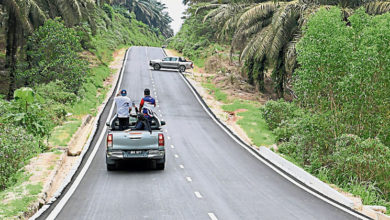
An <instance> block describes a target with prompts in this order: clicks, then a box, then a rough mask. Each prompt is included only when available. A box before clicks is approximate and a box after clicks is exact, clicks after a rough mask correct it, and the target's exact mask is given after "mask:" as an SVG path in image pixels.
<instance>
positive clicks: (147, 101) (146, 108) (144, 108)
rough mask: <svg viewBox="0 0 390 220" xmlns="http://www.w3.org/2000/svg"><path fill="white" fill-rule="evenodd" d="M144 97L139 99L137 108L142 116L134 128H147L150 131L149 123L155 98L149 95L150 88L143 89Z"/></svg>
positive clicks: (152, 115)
mask: <svg viewBox="0 0 390 220" xmlns="http://www.w3.org/2000/svg"><path fill="white" fill-rule="evenodd" d="M144 95H145V97H144V98H142V99H141V103H140V104H139V109H140V111H141V114H143V115H142V116H143V118H142V117H141V119H139V120H138V122H137V125H136V126H135V130H149V131H150V132H151V128H150V124H151V121H152V118H153V117H154V108H155V107H156V100H155V99H154V98H153V97H151V96H150V90H149V89H145V90H144Z"/></svg>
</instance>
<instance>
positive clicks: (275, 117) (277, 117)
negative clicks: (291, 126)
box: [262, 99, 303, 130]
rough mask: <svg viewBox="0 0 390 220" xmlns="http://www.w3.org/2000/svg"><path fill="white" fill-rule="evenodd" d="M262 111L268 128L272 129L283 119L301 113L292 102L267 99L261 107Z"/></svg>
mask: <svg viewBox="0 0 390 220" xmlns="http://www.w3.org/2000/svg"><path fill="white" fill-rule="evenodd" d="M262 113H263V116H264V119H265V121H266V122H267V124H268V126H269V129H271V130H274V129H275V128H277V127H278V126H279V124H280V123H281V122H283V121H288V120H289V119H291V118H293V117H297V116H299V115H302V114H303V113H302V111H301V110H300V109H299V108H298V107H297V106H296V105H295V104H294V103H289V102H286V101H283V100H282V99H280V100H278V101H272V100H271V101H268V102H267V103H266V104H265V105H264V106H263V108H262Z"/></svg>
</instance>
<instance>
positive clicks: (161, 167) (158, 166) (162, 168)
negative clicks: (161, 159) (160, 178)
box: [156, 163, 165, 170]
mask: <svg viewBox="0 0 390 220" xmlns="http://www.w3.org/2000/svg"><path fill="white" fill-rule="evenodd" d="M156 169H157V170H164V169H165V163H156Z"/></svg>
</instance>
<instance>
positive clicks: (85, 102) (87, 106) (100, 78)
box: [68, 65, 112, 116]
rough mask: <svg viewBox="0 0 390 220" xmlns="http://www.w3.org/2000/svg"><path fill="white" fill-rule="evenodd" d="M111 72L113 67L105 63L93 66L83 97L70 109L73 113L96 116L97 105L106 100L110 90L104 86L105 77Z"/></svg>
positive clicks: (84, 86) (84, 87) (85, 84)
mask: <svg viewBox="0 0 390 220" xmlns="http://www.w3.org/2000/svg"><path fill="white" fill-rule="evenodd" d="M111 73H112V71H111V69H110V68H109V67H107V66H105V65H100V66H97V67H94V68H92V69H91V71H90V73H89V76H88V77H87V79H86V83H84V85H83V90H84V96H83V98H82V99H80V100H78V101H77V102H76V103H75V104H74V105H73V106H72V107H71V108H70V109H69V110H68V111H69V112H70V113H72V114H73V115H86V114H90V115H92V116H95V115H96V113H97V109H96V107H97V106H98V105H99V104H100V103H101V102H102V101H103V100H104V97H105V94H106V92H107V90H108V88H104V87H103V82H104V79H106V78H107V77H108V76H109V75H110V74H111Z"/></svg>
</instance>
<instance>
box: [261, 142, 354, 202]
mask: <svg viewBox="0 0 390 220" xmlns="http://www.w3.org/2000/svg"><path fill="white" fill-rule="evenodd" d="M259 152H260V154H261V156H263V157H264V158H266V159H267V160H269V161H272V163H273V164H275V165H276V166H278V167H279V168H281V169H282V170H284V171H285V172H287V173H288V174H290V175H291V176H294V177H295V178H297V179H298V180H299V181H301V182H303V183H305V184H306V185H308V186H309V187H311V188H313V189H316V190H317V191H318V192H320V193H322V194H324V195H326V196H327V197H329V198H331V199H333V200H335V201H337V202H339V203H341V204H343V205H346V206H348V207H350V208H353V206H354V205H353V204H354V203H353V201H352V200H350V199H348V198H347V197H345V196H344V195H342V194H341V193H339V192H338V191H337V190H335V189H333V188H332V187H330V186H329V185H328V184H326V183H324V182H322V181H321V180H319V179H317V178H316V177H314V176H312V175H311V174H309V173H308V172H306V171H305V170H304V169H302V168H300V167H298V166H296V165H295V164H293V163H291V162H290V161H288V160H286V159H284V158H283V157H281V156H279V155H278V154H276V153H274V152H273V151H271V150H270V149H268V148H266V147H260V149H259Z"/></svg>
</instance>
